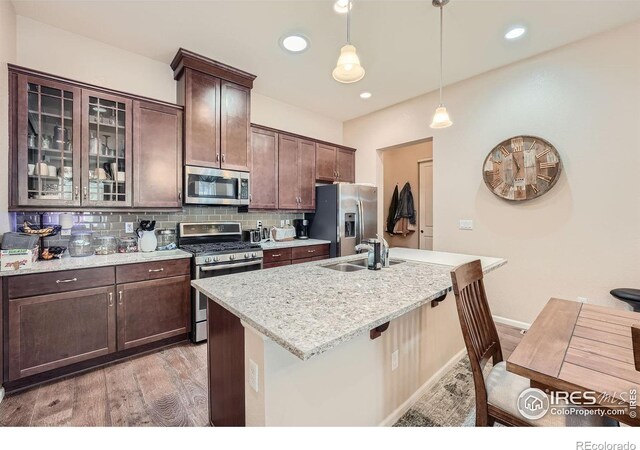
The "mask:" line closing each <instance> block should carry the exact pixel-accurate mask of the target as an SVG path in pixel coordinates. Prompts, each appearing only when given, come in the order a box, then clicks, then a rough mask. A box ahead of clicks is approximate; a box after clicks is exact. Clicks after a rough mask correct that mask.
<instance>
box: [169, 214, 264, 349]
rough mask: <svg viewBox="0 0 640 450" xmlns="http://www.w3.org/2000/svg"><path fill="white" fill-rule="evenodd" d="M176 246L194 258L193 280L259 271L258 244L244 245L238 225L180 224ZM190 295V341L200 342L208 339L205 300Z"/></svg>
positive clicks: (224, 223) (192, 263) (231, 223)
mask: <svg viewBox="0 0 640 450" xmlns="http://www.w3.org/2000/svg"><path fill="white" fill-rule="evenodd" d="M178 246H179V247H180V248H181V249H182V250H185V251H187V252H190V253H192V254H193V258H192V260H191V278H192V279H195V280H199V279H202V278H209V277H219V276H223V275H229V274H233V273H240V272H249V271H252V270H260V269H262V248H261V247H260V244H255V243H253V244H252V243H251V242H243V241H242V226H241V224H240V223H237V222H201V223H181V224H180V225H179V226H178ZM191 292H192V294H191V298H192V311H193V314H192V315H193V322H192V327H191V340H192V341H193V342H202V341H204V340H206V339H207V300H206V298H205V297H204V296H201V295H200V293H198V292H197V291H196V290H195V289H192V290H191Z"/></svg>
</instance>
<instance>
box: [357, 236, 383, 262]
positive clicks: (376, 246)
mask: <svg viewBox="0 0 640 450" xmlns="http://www.w3.org/2000/svg"><path fill="white" fill-rule="evenodd" d="M377 237H378V239H369V240H368V241H366V243H360V244H358V245H356V247H355V250H356V253H361V252H364V251H367V252H368V253H369V256H368V261H369V262H368V267H369V269H373V270H378V269H381V268H384V267H389V244H388V243H387V241H386V240H385V239H384V238H380V235H377ZM376 252H377V253H378V254H377V255H376Z"/></svg>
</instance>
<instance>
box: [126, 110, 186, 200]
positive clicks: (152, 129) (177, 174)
mask: <svg viewBox="0 0 640 450" xmlns="http://www.w3.org/2000/svg"><path fill="white" fill-rule="evenodd" d="M133 130H134V141H133V168H134V173H133V183H134V184H133V195H134V197H133V206H134V207H136V208H179V207H181V206H182V110H181V109H180V108H172V107H169V106H164V105H157V104H154V103H148V102H141V101H134V103H133Z"/></svg>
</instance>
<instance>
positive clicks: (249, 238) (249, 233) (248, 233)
mask: <svg viewBox="0 0 640 450" xmlns="http://www.w3.org/2000/svg"><path fill="white" fill-rule="evenodd" d="M242 240H243V241H245V242H251V243H252V244H259V243H260V241H262V231H261V230H260V229H259V228H252V229H250V230H242Z"/></svg>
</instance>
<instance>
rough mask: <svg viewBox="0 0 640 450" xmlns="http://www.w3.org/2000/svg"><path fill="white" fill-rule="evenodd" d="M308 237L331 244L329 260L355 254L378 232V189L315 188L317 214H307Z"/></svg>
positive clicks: (357, 186)
mask: <svg viewBox="0 0 640 450" xmlns="http://www.w3.org/2000/svg"><path fill="white" fill-rule="evenodd" d="M307 218H308V219H309V220H310V222H311V225H310V228H309V237H310V238H312V239H324V240H327V241H331V257H332V258H335V257H336V256H347V255H354V254H355V253H356V250H355V247H356V245H358V244H360V243H361V242H362V241H366V240H367V239H369V238H375V237H376V234H377V232H378V188H376V187H373V186H368V185H363V184H349V183H338V184H331V185H326V186H317V187H316V212H315V214H309V215H307Z"/></svg>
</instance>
